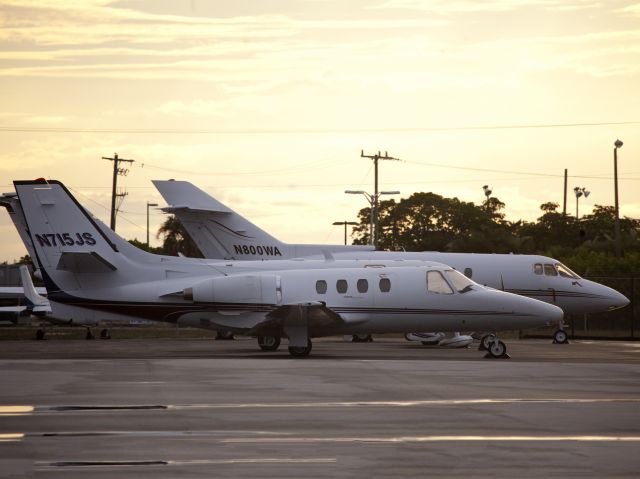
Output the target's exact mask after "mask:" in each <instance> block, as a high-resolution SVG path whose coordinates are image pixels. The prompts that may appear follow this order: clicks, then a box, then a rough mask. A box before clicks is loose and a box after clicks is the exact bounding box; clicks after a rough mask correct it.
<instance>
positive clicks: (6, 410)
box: [0, 397, 640, 416]
mask: <svg viewBox="0 0 640 479" xmlns="http://www.w3.org/2000/svg"><path fill="white" fill-rule="evenodd" d="M615 403H618V404H637V403H640V398H635V397H632V398H533V399H525V398H503V399H488V398H477V399H425V400H421V399H417V400H406V401H326V402H283V403H220V404H213V403H202V404H172V405H160V404H150V405H112V406H110V405H93V406H81V405H76V406H72V405H68V406H0V416H15V415H23V414H34V413H36V414H46V413H56V412H92V411H98V412H110V411H114V412H119V411H147V410H151V411H162V410H184V409H269V408H273V409H278V408H281V409H285V408H286V409H309V408H356V407H372V408H376V407H397V408H410V407H425V406H482V405H496V404H615Z"/></svg>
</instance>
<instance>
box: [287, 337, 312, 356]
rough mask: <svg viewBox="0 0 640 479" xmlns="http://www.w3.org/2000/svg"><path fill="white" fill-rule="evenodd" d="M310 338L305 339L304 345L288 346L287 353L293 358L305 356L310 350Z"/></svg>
mask: <svg viewBox="0 0 640 479" xmlns="http://www.w3.org/2000/svg"><path fill="white" fill-rule="evenodd" d="M311 347H312V344H311V340H310V339H308V340H307V345H306V346H289V354H290V355H291V356H293V357H294V358H306V357H307V356H309V353H310V352H311Z"/></svg>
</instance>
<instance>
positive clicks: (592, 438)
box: [221, 435, 640, 444]
mask: <svg viewBox="0 0 640 479" xmlns="http://www.w3.org/2000/svg"><path fill="white" fill-rule="evenodd" d="M480 441H482V442H511V441H517V442H640V436H599V435H584V436H468V435H459V436H452V435H450V436H398V437H370V436H369V437H368V436H362V437H291V438H280V437H273V438H271V437H264V438H229V439H223V440H221V442H223V443H228V444H324V443H341V444H344V443H373V444H403V443H419V442H480Z"/></svg>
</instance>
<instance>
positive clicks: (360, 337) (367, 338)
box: [351, 334, 373, 343]
mask: <svg viewBox="0 0 640 479" xmlns="http://www.w3.org/2000/svg"><path fill="white" fill-rule="evenodd" d="M351 342H352V343H371V342H373V336H371V335H370V334H354V335H353V336H351Z"/></svg>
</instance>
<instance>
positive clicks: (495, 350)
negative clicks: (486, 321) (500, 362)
mask: <svg viewBox="0 0 640 479" xmlns="http://www.w3.org/2000/svg"><path fill="white" fill-rule="evenodd" d="M478 349H479V350H481V351H486V352H487V354H486V355H485V358H491V359H509V358H510V357H511V356H509V355H508V354H507V345H506V344H504V343H503V342H502V341H500V339H499V338H498V336H496V335H495V334H486V335H484V336H482V339H480V346H479V347H478Z"/></svg>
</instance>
